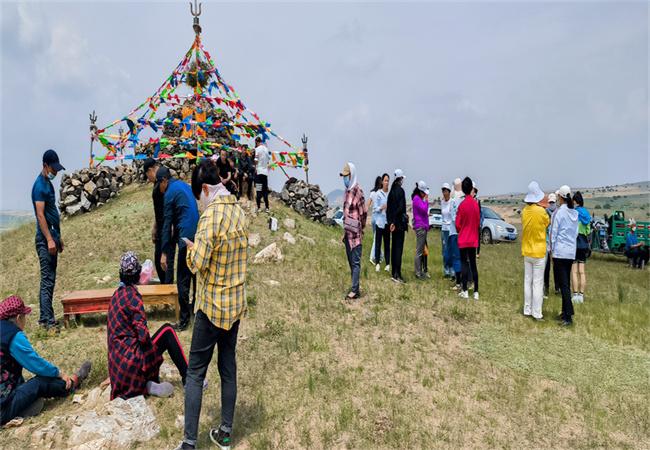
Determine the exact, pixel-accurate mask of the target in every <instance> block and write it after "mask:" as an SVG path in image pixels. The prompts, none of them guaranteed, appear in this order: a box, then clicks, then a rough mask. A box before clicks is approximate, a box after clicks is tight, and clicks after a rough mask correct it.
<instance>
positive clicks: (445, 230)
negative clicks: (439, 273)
mask: <svg viewBox="0 0 650 450" xmlns="http://www.w3.org/2000/svg"><path fill="white" fill-rule="evenodd" d="M440 190H441V191H442V198H441V199H440V212H441V215H442V227H441V229H440V240H441V242H442V268H443V276H444V278H447V277H450V278H452V277H453V276H454V269H453V268H452V264H451V258H450V257H449V229H450V228H451V186H449V183H443V184H442V187H441V188H440Z"/></svg>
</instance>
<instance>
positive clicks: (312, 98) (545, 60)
mask: <svg viewBox="0 0 650 450" xmlns="http://www.w3.org/2000/svg"><path fill="white" fill-rule="evenodd" d="M0 8H1V9H0V13H1V14H0V15H1V25H2V26H1V31H0V38H1V45H0V48H1V55H0V56H1V59H0V64H1V66H0V67H1V70H0V73H1V80H0V94H1V95H0V98H1V99H0V106H1V110H0V167H1V169H0V170H1V174H2V180H1V182H0V189H1V192H0V194H1V195H0V209H30V208H31V204H30V192H31V185H32V183H33V181H34V179H35V177H36V176H37V174H38V172H39V170H40V168H41V156H42V153H43V151H45V150H46V149H48V148H54V149H55V150H57V152H58V153H59V155H60V157H61V161H62V163H63V164H64V165H65V166H66V168H67V169H68V171H69V172H71V171H72V170H74V169H78V168H81V167H83V166H84V165H86V164H87V160H88V148H89V134H88V125H89V122H88V114H89V113H90V112H91V111H92V110H95V111H96V112H97V115H98V117H99V120H98V125H99V126H104V125H105V124H107V123H109V122H112V121H113V120H114V119H117V118H120V117H123V116H124V115H125V114H126V113H128V111H130V110H131V109H132V108H133V107H134V106H136V105H138V104H140V103H141V102H142V101H144V99H146V98H147V97H148V96H149V95H151V94H152V93H153V92H154V91H155V90H156V89H157V88H158V86H159V85H160V84H161V83H162V81H163V79H164V78H166V77H167V76H168V75H169V74H170V73H171V71H172V69H173V68H174V67H175V66H176V65H177V63H178V62H179V61H180V59H181V58H182V56H183V55H184V53H185V52H186V51H187V49H188V48H189V47H190V45H191V43H192V40H193V37H194V34H193V33H194V32H193V30H192V19H191V16H190V12H189V5H188V3H187V1H176V2H155V3H154V2H139V3H130V2H101V3H99V2H74V3H73V2H56V3H53V2H38V3H36V2H29V3H26V2H23V3H7V2H2V4H1V6H0ZM649 23H650V21H649V16H648V3H646V2H633V3H623V2H571V3H568V2H545V3H538V2H497V3H490V2H434V3H408V4H404V3H273V2H264V3H243V2H238V3H217V2H205V1H204V2H203V13H202V15H201V25H202V27H203V33H202V39H203V43H204V46H205V47H206V49H207V50H208V51H209V52H210V53H211V54H212V56H213V58H214V60H215V62H216V64H217V66H218V67H219V69H220V72H221V74H222V76H223V77H224V78H225V79H226V80H227V81H228V82H229V83H230V84H231V85H233V86H234V87H235V88H236V90H237V91H238V93H239V95H240V96H241V97H242V99H243V101H244V102H245V103H246V104H247V106H249V107H250V108H251V109H253V110H254V111H256V112H257V113H258V114H259V115H260V116H261V117H262V118H263V119H265V120H266V121H268V122H271V124H272V127H273V128H274V129H275V131H276V132H277V133H279V134H280V135H282V136H284V137H285V138H287V139H288V140H289V141H291V142H293V143H294V144H295V145H297V146H300V145H301V143H300V136H301V135H302V134H303V133H306V134H307V135H308V136H309V150H310V163H311V165H310V172H309V178H310V182H312V183H317V184H319V185H320V186H321V189H322V190H323V191H324V192H325V193H326V194H327V193H328V192H330V191H331V190H333V189H338V188H341V187H342V181H341V179H340V177H339V176H338V173H339V171H340V170H341V168H342V166H343V165H344V163H345V162H346V161H352V162H354V163H355V165H356V166H357V169H358V173H359V179H360V182H361V184H362V186H363V187H364V189H365V190H366V191H369V190H370V189H371V187H372V184H373V182H374V178H375V177H376V176H377V175H380V174H381V173H383V172H388V173H392V172H393V170H394V169H395V168H398V167H399V168H401V169H403V170H404V172H405V174H406V183H405V186H406V188H407V189H406V190H407V191H408V190H409V189H410V187H411V186H412V185H413V184H414V183H415V182H416V181H417V180H420V179H421V180H424V181H426V182H427V183H428V184H429V186H432V187H433V188H435V192H437V191H438V188H439V186H440V184H441V183H443V182H445V181H447V182H451V181H452V180H453V179H454V178H455V177H460V176H465V175H468V176H470V177H472V178H473V179H474V180H475V182H476V183H477V185H478V186H479V190H480V192H481V194H482V195H488V194H498V193H506V192H522V191H525V189H526V186H527V185H528V183H529V182H530V181H531V180H537V181H538V182H539V183H540V184H541V186H542V188H543V189H545V190H546V191H550V190H555V189H557V188H558V187H559V186H560V185H562V184H569V185H571V186H583V187H584V186H600V185H608V184H619V183H625V182H634V181H642V180H648V179H650V176H649V172H650V166H649V161H648V28H649ZM270 148H271V150H282V149H283V147H282V146H281V145H280V144H279V143H278V142H277V141H272V142H271V143H270ZM289 173H290V175H294V176H296V177H303V176H304V173H303V172H302V171H299V170H291V171H289ZM283 179H284V175H283V174H282V173H281V172H279V171H275V172H273V173H272V175H271V185H272V187H274V188H276V189H278V188H280V187H281V185H282V183H283Z"/></svg>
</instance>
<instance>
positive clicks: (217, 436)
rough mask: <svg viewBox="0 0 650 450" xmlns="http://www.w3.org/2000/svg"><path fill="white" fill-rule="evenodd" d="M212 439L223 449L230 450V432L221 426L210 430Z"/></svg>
mask: <svg viewBox="0 0 650 450" xmlns="http://www.w3.org/2000/svg"><path fill="white" fill-rule="evenodd" d="M210 440H211V441H212V442H214V443H215V444H217V446H218V447H219V448H220V449H221V450H230V442H231V441H230V433H228V432H226V431H223V430H222V429H221V427H219V428H218V429H214V428H213V429H211V430H210Z"/></svg>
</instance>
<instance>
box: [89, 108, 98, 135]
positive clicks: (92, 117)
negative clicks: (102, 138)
mask: <svg viewBox="0 0 650 450" xmlns="http://www.w3.org/2000/svg"><path fill="white" fill-rule="evenodd" d="M88 118H89V119H90V132H91V133H93V132H95V131H97V125H95V122H97V114H95V110H93V112H92V113H90V114H88Z"/></svg>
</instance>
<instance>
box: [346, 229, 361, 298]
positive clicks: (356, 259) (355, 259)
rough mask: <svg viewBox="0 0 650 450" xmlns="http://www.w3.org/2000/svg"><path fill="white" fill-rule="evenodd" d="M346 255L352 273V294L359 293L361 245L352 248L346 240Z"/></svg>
mask: <svg viewBox="0 0 650 450" xmlns="http://www.w3.org/2000/svg"><path fill="white" fill-rule="evenodd" d="M345 253H346V255H347V257H348V264H349V265H350V271H351V272H352V288H351V289H350V291H351V292H354V293H355V294H358V293H359V275H360V274H361V244H359V245H357V246H356V247H354V248H350V243H349V242H348V240H347V239H345Z"/></svg>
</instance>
